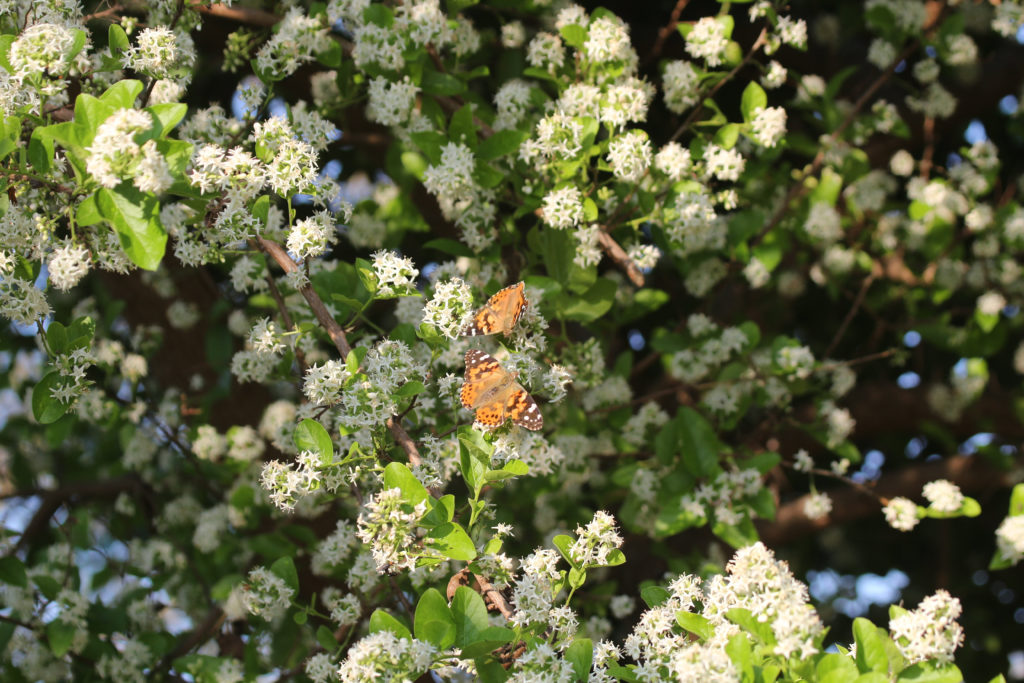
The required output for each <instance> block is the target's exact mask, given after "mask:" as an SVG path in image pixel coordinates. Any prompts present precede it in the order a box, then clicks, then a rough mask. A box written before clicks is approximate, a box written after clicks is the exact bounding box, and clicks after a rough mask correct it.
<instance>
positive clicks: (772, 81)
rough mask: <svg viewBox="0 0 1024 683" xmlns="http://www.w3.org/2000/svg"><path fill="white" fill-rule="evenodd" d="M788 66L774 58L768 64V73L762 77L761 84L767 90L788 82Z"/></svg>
mask: <svg viewBox="0 0 1024 683" xmlns="http://www.w3.org/2000/svg"><path fill="white" fill-rule="evenodd" d="M786 74H787V72H786V67H784V66H782V65H781V64H779V63H778V62H777V61H775V60H774V59H773V60H772V61H771V64H769V65H768V73H766V74H765V75H764V76H762V77H761V85H763V86H764V87H765V88H766V89H767V90H774V89H775V88H778V87H780V86H781V85H782V84H783V83H785V82H786Z"/></svg>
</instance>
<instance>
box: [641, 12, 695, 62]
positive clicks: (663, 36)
mask: <svg viewBox="0 0 1024 683" xmlns="http://www.w3.org/2000/svg"><path fill="white" fill-rule="evenodd" d="M689 2H690V0H676V6H675V7H673V8H672V14H671V15H669V18H668V23H667V24H665V25H664V26H662V27H661V29H660V30H659V31H658V37H657V39H656V40H655V41H654V46H653V47H652V48H651V51H650V52H648V53H647V57H645V58H644V64H650V63H651V62H652V61H654V60H655V59H657V57H658V55H660V54H661V49H662V48H663V47H665V41H666V40H668V37H669V36H670V35H672V32H673V31H675V30H676V26H678V25H679V15H681V14H682V13H683V9H685V7H686V5H687V3H689Z"/></svg>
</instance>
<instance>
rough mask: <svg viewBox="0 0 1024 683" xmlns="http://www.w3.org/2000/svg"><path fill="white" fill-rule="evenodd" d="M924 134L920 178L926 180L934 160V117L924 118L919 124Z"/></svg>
mask: <svg viewBox="0 0 1024 683" xmlns="http://www.w3.org/2000/svg"><path fill="white" fill-rule="evenodd" d="M921 129H922V131H923V132H924V153H923V154H922V155H921V166H920V171H921V178H922V179H924V180H928V176H929V174H930V173H931V171H932V164H933V163H934V159H935V117H933V116H926V117H924V122H923V123H922V124H921Z"/></svg>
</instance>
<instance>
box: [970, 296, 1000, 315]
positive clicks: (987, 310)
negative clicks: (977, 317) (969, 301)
mask: <svg viewBox="0 0 1024 683" xmlns="http://www.w3.org/2000/svg"><path fill="white" fill-rule="evenodd" d="M977 306H978V312H979V313H981V314H982V315H999V314H1000V313H1001V312H1002V310H1003V309H1004V308H1005V307H1006V297H1004V296H1003V295H1002V294H1000V293H999V292H985V293H984V294H982V295H981V296H979V297H978V303H977Z"/></svg>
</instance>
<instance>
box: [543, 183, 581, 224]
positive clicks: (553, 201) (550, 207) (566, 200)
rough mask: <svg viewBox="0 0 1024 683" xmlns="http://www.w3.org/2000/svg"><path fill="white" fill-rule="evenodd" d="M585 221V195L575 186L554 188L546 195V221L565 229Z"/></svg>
mask: <svg viewBox="0 0 1024 683" xmlns="http://www.w3.org/2000/svg"><path fill="white" fill-rule="evenodd" d="M582 221H583V195H582V194H581V193H580V191H579V188H577V187H574V186H571V185H570V186H567V187H563V188H562V189H560V190H553V191H551V192H549V193H548V194H547V195H546V196H545V197H544V222H545V223H546V224H548V225H550V226H551V227H553V228H557V229H559V230H564V229H565V228H569V227H575V226H577V225H579V224H580V222H582Z"/></svg>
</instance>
